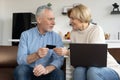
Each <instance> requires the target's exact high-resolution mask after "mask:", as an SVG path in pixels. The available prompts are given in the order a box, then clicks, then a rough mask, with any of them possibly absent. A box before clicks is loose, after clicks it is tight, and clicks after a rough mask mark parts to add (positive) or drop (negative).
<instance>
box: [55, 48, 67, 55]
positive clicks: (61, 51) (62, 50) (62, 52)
mask: <svg viewBox="0 0 120 80" xmlns="http://www.w3.org/2000/svg"><path fill="white" fill-rule="evenodd" d="M54 51H55V53H57V54H58V55H60V56H64V55H67V54H68V50H67V49H66V48H54Z"/></svg>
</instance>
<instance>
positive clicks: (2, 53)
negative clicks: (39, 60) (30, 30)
mask: <svg viewBox="0 0 120 80" xmlns="http://www.w3.org/2000/svg"><path fill="white" fill-rule="evenodd" d="M17 50H18V47H17V46H0V67H15V66H16V65H17V62H16V57H17Z"/></svg>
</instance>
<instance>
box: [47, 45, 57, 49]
mask: <svg viewBox="0 0 120 80" xmlns="http://www.w3.org/2000/svg"><path fill="white" fill-rule="evenodd" d="M46 48H49V49H53V48H56V46H55V45H46Z"/></svg>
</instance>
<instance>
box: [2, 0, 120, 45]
mask: <svg viewBox="0 0 120 80" xmlns="http://www.w3.org/2000/svg"><path fill="white" fill-rule="evenodd" d="M1 2H2V3H1ZM49 2H51V3H52V4H53V6H52V7H53V10H54V12H55V16H56V26H55V28H54V30H56V31H61V32H63V34H65V33H66V32H67V31H70V30H71V28H70V27H69V19H68V18H67V16H63V15H62V14H61V11H62V8H63V7H64V6H71V5H73V4H75V3H83V4H85V5H87V6H88V7H89V8H90V9H91V11H92V14H93V21H94V22H97V23H98V24H99V25H101V26H102V28H103V29H104V31H105V32H109V33H110V34H111V39H117V37H116V36H117V32H120V15H110V12H111V11H112V4H113V3H114V2H117V3H119V4H120V0H116V1H115V0H0V5H1V4H2V5H3V6H2V7H1V6H0V7H1V8H0V10H1V9H2V13H1V11H0V15H1V14H2V16H0V23H1V21H3V22H2V23H3V24H2V25H3V26H2V28H3V29H2V44H3V45H9V44H10V42H8V39H11V35H12V13H14V12H33V13H35V10H36V8H37V7H38V6H40V5H43V4H47V3H49ZM1 19H2V20H1ZM0 26H1V25H0ZM0 29H1V27H0ZM0 31H1V30H0ZM0 38H1V36H0Z"/></svg>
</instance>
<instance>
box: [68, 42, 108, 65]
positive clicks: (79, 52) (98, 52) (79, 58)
mask: <svg viewBox="0 0 120 80" xmlns="http://www.w3.org/2000/svg"><path fill="white" fill-rule="evenodd" d="M70 59H71V65H72V66H73V67H78V66H83V67H91V66H92V67H93V66H94V67H106V65H107V44H78V43H71V44H70Z"/></svg>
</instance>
